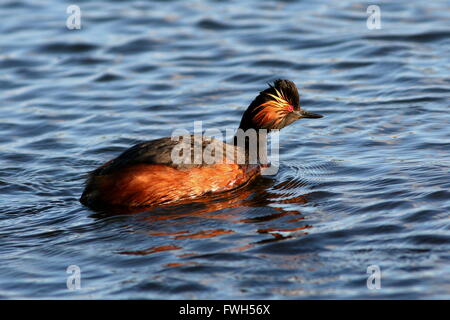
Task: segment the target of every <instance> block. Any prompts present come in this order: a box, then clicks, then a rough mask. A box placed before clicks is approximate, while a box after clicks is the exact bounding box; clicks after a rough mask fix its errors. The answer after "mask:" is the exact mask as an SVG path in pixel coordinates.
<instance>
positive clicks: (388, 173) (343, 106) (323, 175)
mask: <svg viewBox="0 0 450 320" xmlns="http://www.w3.org/2000/svg"><path fill="white" fill-rule="evenodd" d="M72 3H73V1H56V0H46V1H42V0H41V1H31V0H28V1H16V0H4V1H2V2H1V5H0V21H1V24H0V30H1V31H0V34H1V37H0V88H1V89H0V92H1V101H0V107H1V109H0V152H1V156H0V166H1V170H0V240H1V241H0V259H1V262H2V263H1V266H0V298H7V299H10V298H57V299H59V298H96V299H106V298H114V299H122V298H159V299H197V298H204V299H226V298H237V299H246V298H252V299H260V298H261V299H299V298H332V299H335V298H345V299H347V298H349V299H354V298H407V299H410V298H411V299H412V298H414V299H415V298H438V299H440V298H447V299H449V298H450V281H449V279H450V266H449V258H450V254H449V252H450V251H449V249H450V222H449V221H450V220H449V219H448V213H449V212H450V191H449V190H450V157H449V156H450V116H449V112H448V111H449V95H450V89H449V88H450V76H449V75H450V72H449V71H450V58H449V57H450V50H449V48H450V37H449V36H450V25H449V23H448V21H449V18H450V3H449V2H448V1H415V2H414V1H396V2H395V3H393V2H391V1H381V2H377V4H378V5H379V6H380V8H381V24H382V25H381V26H382V28H381V29H379V30H369V29H368V28H367V27H366V19H367V14H366V8H367V6H368V5H369V4H372V3H368V2H359V1H339V2H338V1H335V2H331V1H325V0H323V1H301V2H296V1H286V2H269V1H268V2H262V1H256V0H252V1H245V2H243V1H193V2H189V3H188V2H187V1H170V2H169V1H160V2H152V1H149V2H147V1H126V2H125V1H105V0H104V1H96V2H95V3H94V2H91V1H81V0H78V1H76V2H75V4H77V5H79V6H80V8H81V10H82V19H81V23H82V29H81V30H68V29H67V28H66V27H65V24H66V19H67V17H68V14H67V13H66V8H67V6H68V5H69V4H72ZM279 77H281V78H287V79H291V80H293V81H294V82H295V83H296V84H297V85H298V86H299V87H300V91H301V101H302V105H303V106H304V107H305V109H307V110H309V111H312V112H317V113H321V114H323V115H324V116H325V117H324V118H323V119H320V120H302V121H300V122H299V123H297V124H296V125H293V126H291V127H289V128H287V129H285V130H283V131H282V133H281V145H282V148H281V150H280V153H281V168H280V171H279V173H278V174H277V175H276V176H274V177H267V178H264V179H259V180H258V181H257V182H256V183H255V184H254V185H253V186H251V187H250V188H247V189H245V190H242V191H241V192H238V193H232V194H227V195H224V196H223V197H220V198H217V199H202V200H199V201H197V202H194V203H191V204H184V205H180V206H172V207H165V208H158V209H156V210H152V211H146V212H139V213H134V214H116V215H113V214H111V212H109V213H108V212H94V211H91V210H89V209H87V208H85V207H83V206H82V205H81V204H80V203H79V202H78V198H79V196H80V194H81V192H82V190H83V181H84V179H85V177H86V173H87V172H88V171H90V170H92V169H94V168H96V167H97V166H98V165H100V164H102V163H104V162H105V161H107V160H109V159H111V158H113V157H115V156H116V155H118V153H120V152H121V151H123V150H125V149H126V148H128V147H130V146H132V145H133V144H135V143H137V142H141V141H145V140H151V139H155V138H159V137H163V136H170V135H171V133H172V130H174V129H176V128H182V129H188V130H190V131H192V130H193V121H194V120H198V121H202V122H203V127H204V128H236V127H237V125H238V123H239V120H240V117H241V115H242V112H243V111H244V109H245V108H246V107H247V105H248V104H249V102H250V101H251V100H252V99H253V97H254V96H255V95H256V94H257V92H259V90H262V89H264V88H265V86H266V82H268V81H272V80H274V79H276V78H279ZM69 265H77V266H79V268H80V269H81V290H78V291H70V290H68V289H67V286H66V281H67V277H68V276H69V274H67V273H66V269H67V267H68V266H69ZM370 265H377V266H379V267H380V269H381V272H382V278H381V289H379V290H369V289H368V288H367V285H366V281H367V277H368V276H369V274H367V267H368V266H370Z"/></svg>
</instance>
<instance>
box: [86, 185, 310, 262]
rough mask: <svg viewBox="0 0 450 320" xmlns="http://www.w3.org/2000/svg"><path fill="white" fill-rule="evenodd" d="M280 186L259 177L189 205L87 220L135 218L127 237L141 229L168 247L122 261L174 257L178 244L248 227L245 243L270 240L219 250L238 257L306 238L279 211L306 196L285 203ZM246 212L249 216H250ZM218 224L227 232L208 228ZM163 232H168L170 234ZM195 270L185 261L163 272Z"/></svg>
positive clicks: (105, 212) (294, 216) (296, 221)
mask: <svg viewBox="0 0 450 320" xmlns="http://www.w3.org/2000/svg"><path fill="white" fill-rule="evenodd" d="M280 185H281V184H279V185H278V186H277V185H274V180H273V179H272V178H267V177H259V178H258V179H256V180H255V181H254V182H253V183H252V184H250V185H248V186H246V187H243V188H240V189H237V190H233V191H229V192H226V193H223V194H220V195H217V194H216V195H211V196H207V197H203V198H201V199H198V200H196V201H195V202H186V203H181V204H178V205H176V206H170V207H169V206H166V207H157V208H120V209H119V208H111V209H102V210H97V212H96V213H95V214H93V215H92V217H94V218H99V219H101V218H104V217H110V216H112V215H130V214H132V215H135V218H136V220H135V221H138V222H139V228H138V229H139V231H137V230H134V229H133V227H132V226H131V227H130V225H127V231H128V232H140V233H142V232H143V231H142V230H143V229H144V230H145V231H144V232H145V234H147V235H148V236H151V237H165V238H167V240H169V241H170V244H164V245H161V246H153V247H150V248H147V249H144V250H126V251H120V252H119V253H120V254H124V255H148V254H153V253H157V252H162V251H176V252H177V253H180V250H182V249H184V248H183V240H186V239H206V238H214V237H219V236H225V235H232V234H234V233H236V232H237V231H235V230H236V229H239V228H240V227H243V226H244V225H247V226H248V225H253V226H254V231H253V232H252V236H251V237H250V238H254V237H255V236H257V237H258V238H259V237H260V236H261V235H270V237H269V238H264V239H260V240H256V241H249V239H248V238H249V237H247V236H245V237H243V238H244V239H243V240H242V239H241V240H239V244H238V245H237V246H236V245H234V246H233V247H231V248H226V249H225V250H224V252H242V251H245V250H248V249H251V248H254V247H255V246H257V245H259V244H264V243H268V242H273V241H280V240H284V239H288V238H293V237H299V236H302V235H305V234H307V229H309V228H311V227H312V226H311V225H308V224H305V223H304V222H303V220H304V218H305V217H304V216H303V215H302V214H301V212H300V211H299V210H293V209H287V208H284V207H288V205H289V204H290V205H291V206H289V207H291V208H292V204H296V205H298V206H302V205H305V204H306V203H308V196H309V194H302V195H295V196H292V194H290V196H289V198H287V197H286V194H280V193H276V190H277V189H278V188H279V186H280ZM283 193H284V192H283ZM280 198H282V199H280ZM285 205H287V206H285ZM252 208H254V209H255V210H252ZM261 211H263V212H267V211H269V213H267V214H263V215H261ZM255 214H257V215H255ZM252 215H255V216H252ZM160 222H163V223H160ZM217 222H218V223H217ZM223 223H225V224H226V225H228V226H229V227H227V228H213V227H211V226H214V225H217V224H223ZM261 225H264V227H261ZM280 225H281V226H282V227H280ZM142 226H144V227H142ZM208 226H209V227H208ZM291 226H292V227H291ZM167 228H170V231H168V230H167ZM245 229H247V227H245ZM258 235H259V236H258ZM242 241H245V243H242ZM196 255H197V253H195V252H184V253H180V254H178V255H177V257H178V258H187V259H192V258H195V256H196ZM196 264H197V262H192V261H189V262H176V263H175V262H174V263H169V264H167V265H166V266H167V267H179V266H190V265H196Z"/></svg>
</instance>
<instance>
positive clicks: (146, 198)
mask: <svg viewBox="0 0 450 320" xmlns="http://www.w3.org/2000/svg"><path fill="white" fill-rule="evenodd" d="M321 117H322V116H321V115H319V114H314V113H310V112H307V111H305V110H303V109H301V108H300V99H299V94H298V90H297V87H296V86H295V84H294V83H293V82H292V81H289V80H276V81H275V82H274V83H273V85H269V88H267V89H265V90H264V91H261V92H260V93H259V95H258V96H257V97H256V98H255V99H254V100H253V102H252V103H251V104H250V106H249V107H248V108H247V110H246V111H245V112H244V115H243V116H242V120H241V123H240V126H239V129H242V130H241V132H246V131H247V130H249V129H254V130H259V129H266V130H267V131H270V130H274V129H281V128H283V127H285V126H287V125H289V124H291V123H293V122H294V121H296V120H299V119H301V118H321ZM191 137H192V141H197V142H198V141H199V144H200V145H199V147H200V149H201V151H205V149H206V148H210V149H211V146H213V147H214V148H212V149H213V150H224V151H223V156H222V157H220V158H219V160H217V158H216V161H214V162H213V163H211V161H205V160H201V162H200V163H197V162H195V161H192V162H194V163H192V162H191V163H186V162H184V161H183V162H182V163H180V162H179V161H174V160H173V151H174V148H176V147H179V146H180V141H181V139H179V140H178V141H176V140H174V139H172V138H171V137H167V138H161V139H157V140H152V141H148V142H143V143H140V144H137V145H135V146H133V147H131V148H130V149H128V150H126V151H125V152H123V153H122V154H121V155H120V156H118V157H117V158H115V159H113V160H111V161H108V162H107V163H105V164H104V165H102V166H101V167H99V168H98V169H96V170H94V171H93V172H91V173H90V175H89V177H88V179H87V182H86V188H85V190H84V192H83V194H82V196H81V199H80V201H81V203H83V204H84V205H87V206H90V207H98V206H125V207H143V206H158V205H163V204H172V203H175V202H178V201H182V200H187V199H194V198H198V197H200V196H202V195H205V194H208V193H217V192H223V191H228V190H231V189H234V188H237V187H240V186H242V185H245V184H247V183H249V182H250V181H252V180H253V179H254V178H255V177H257V176H258V175H260V174H261V166H262V165H261V164H258V163H256V164H255V163H254V162H250V161H248V157H249V151H248V149H249V147H251V146H249V145H248V143H247V142H248V141H249V140H248V139H247V138H248V137H247V138H245V139H246V140H245V142H246V145H245V146H244V148H242V147H240V145H239V144H238V143H237V141H238V139H237V136H235V139H234V140H233V142H232V143H231V144H225V143H223V142H221V141H219V140H217V139H212V138H208V137H203V136H200V140H196V139H197V138H198V137H196V136H191ZM195 143H196V142H193V143H192V145H191V144H189V145H190V146H191V147H192V149H194V148H195ZM239 156H243V158H244V159H245V160H244V161H243V162H237V161H236V159H239ZM230 159H231V160H230ZM252 163H253V164H252Z"/></svg>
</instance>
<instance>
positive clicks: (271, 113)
mask: <svg viewBox="0 0 450 320" xmlns="http://www.w3.org/2000/svg"><path fill="white" fill-rule="evenodd" d="M302 118H322V116H321V115H320V114H316V113H311V112H307V111H306V110H303V109H302V108H301V107H300V97H299V95H298V90H297V87H296V86H295V84H294V83H293V82H292V81H289V80H276V81H275V82H274V83H273V85H271V84H269V88H267V89H266V90H264V91H261V92H260V93H259V95H258V96H257V97H256V98H255V100H253V102H252V103H251V104H250V106H249V107H248V108H247V110H246V111H245V112H244V115H243V116H242V120H241V124H240V126H239V128H240V129H243V130H247V129H256V130H258V129H268V130H273V129H281V128H284V127H286V126H287V125H289V124H291V123H293V122H294V121H297V120H299V119H302Z"/></svg>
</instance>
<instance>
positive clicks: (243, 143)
mask: <svg viewBox="0 0 450 320" xmlns="http://www.w3.org/2000/svg"><path fill="white" fill-rule="evenodd" d="M268 135H269V133H268V131H267V130H266V129H259V130H256V129H253V128H249V129H246V130H244V129H243V128H241V127H239V129H238V130H237V131H236V134H235V136H234V137H233V142H232V144H233V145H234V146H236V147H240V148H243V149H244V150H245V160H246V163H261V162H262V163H267V138H268Z"/></svg>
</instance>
